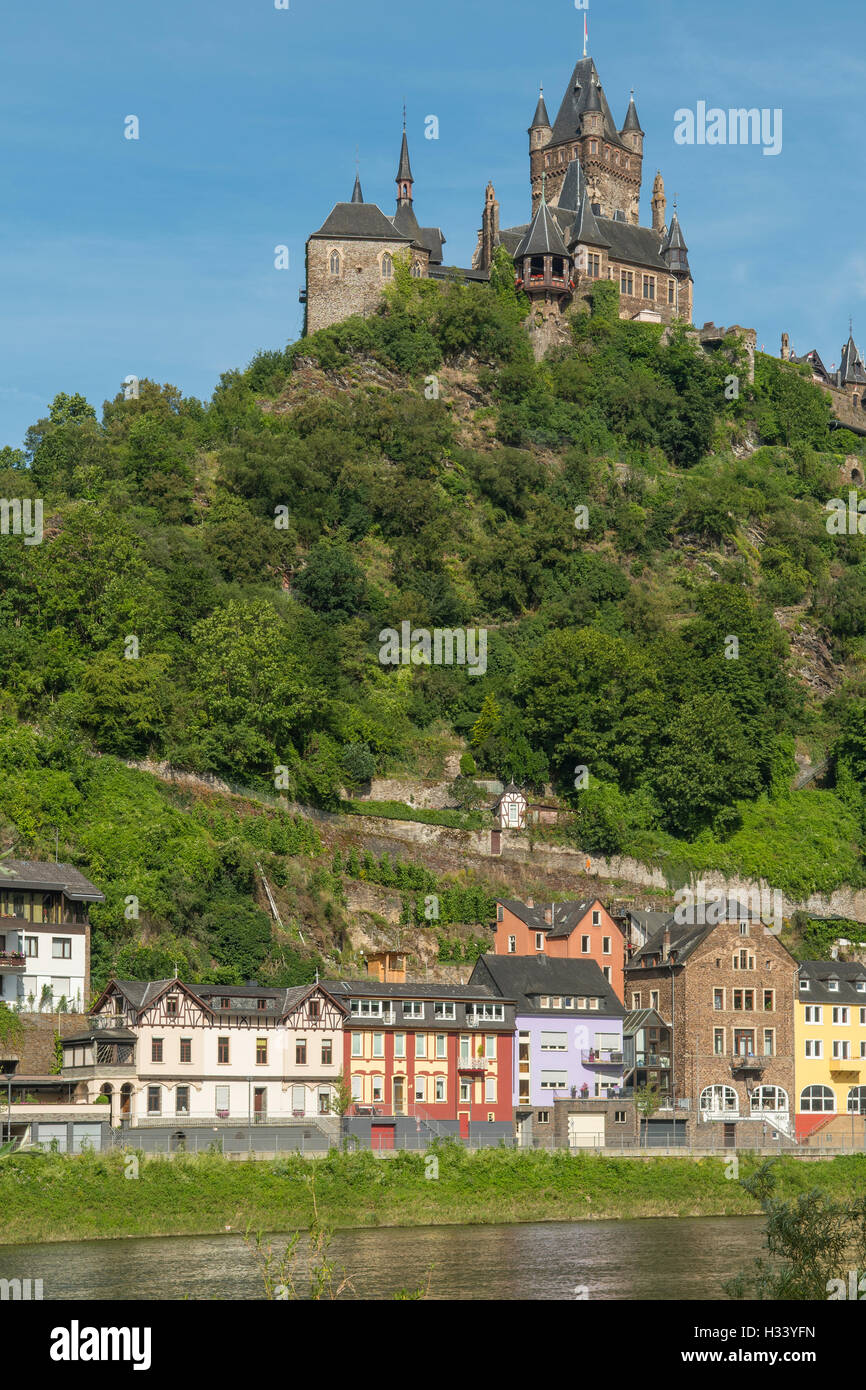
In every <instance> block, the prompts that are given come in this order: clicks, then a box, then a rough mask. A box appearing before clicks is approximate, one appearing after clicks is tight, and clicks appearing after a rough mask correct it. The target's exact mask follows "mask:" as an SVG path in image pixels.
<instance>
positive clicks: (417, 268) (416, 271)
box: [412, 261, 421, 280]
mask: <svg viewBox="0 0 866 1390" xmlns="http://www.w3.org/2000/svg"><path fill="white" fill-rule="evenodd" d="M412 274H413V275H414V277H415V279H416V280H419V279H420V278H421V262H420V261H414V262H413V264H412Z"/></svg>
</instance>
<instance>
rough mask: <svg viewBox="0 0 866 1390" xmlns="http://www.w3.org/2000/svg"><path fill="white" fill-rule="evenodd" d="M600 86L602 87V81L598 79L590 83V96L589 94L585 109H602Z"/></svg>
mask: <svg viewBox="0 0 866 1390" xmlns="http://www.w3.org/2000/svg"><path fill="white" fill-rule="evenodd" d="M600 87H601V83H600V82H599V81H598V80H596V81H595V82H590V84H589V96H588V97H587V99H586V107H585V108H584V109H585V110H587V111H600V110H601V96H600V94H599V88H600Z"/></svg>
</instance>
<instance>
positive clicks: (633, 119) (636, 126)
mask: <svg viewBox="0 0 866 1390" xmlns="http://www.w3.org/2000/svg"><path fill="white" fill-rule="evenodd" d="M627 130H636V131H637V133H638V135H643V133H644V132H643V131H642V130H641V124H640V121H639V120H638V116H637V107H636V106H635V104H634V92H632V94H631V101H630V102H629V104H628V111H627V112H626V114H625V124H624V125H623V132H625V131H627Z"/></svg>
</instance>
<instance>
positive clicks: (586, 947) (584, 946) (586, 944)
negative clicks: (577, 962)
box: [580, 936, 592, 956]
mask: <svg viewBox="0 0 866 1390" xmlns="http://www.w3.org/2000/svg"><path fill="white" fill-rule="evenodd" d="M580 949H581V952H582V953H583V955H585V956H588V955H589V953H590V951H591V950H592V943H591V942H590V939H589V937H588V936H582V937H581V938H580Z"/></svg>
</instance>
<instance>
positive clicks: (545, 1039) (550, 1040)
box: [541, 1032, 568, 1052]
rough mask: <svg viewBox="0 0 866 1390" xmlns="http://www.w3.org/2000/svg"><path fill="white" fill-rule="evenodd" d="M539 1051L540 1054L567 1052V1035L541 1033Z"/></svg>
mask: <svg viewBox="0 0 866 1390" xmlns="http://www.w3.org/2000/svg"><path fill="white" fill-rule="evenodd" d="M541 1050H542V1052H567V1051H568V1034H567V1033H545V1032H542V1034H541Z"/></svg>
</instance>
